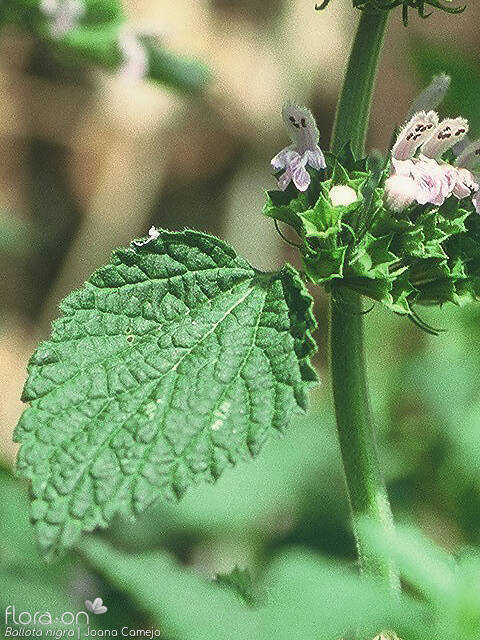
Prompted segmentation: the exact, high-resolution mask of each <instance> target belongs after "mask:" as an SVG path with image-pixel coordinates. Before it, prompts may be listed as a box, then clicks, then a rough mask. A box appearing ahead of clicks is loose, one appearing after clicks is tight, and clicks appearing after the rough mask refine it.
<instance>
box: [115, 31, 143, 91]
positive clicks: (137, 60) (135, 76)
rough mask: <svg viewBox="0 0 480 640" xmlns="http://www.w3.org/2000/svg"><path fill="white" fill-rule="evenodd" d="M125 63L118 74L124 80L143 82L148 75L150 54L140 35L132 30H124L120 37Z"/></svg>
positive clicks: (119, 41)
mask: <svg viewBox="0 0 480 640" xmlns="http://www.w3.org/2000/svg"><path fill="white" fill-rule="evenodd" d="M118 44H119V47H120V51H121V52H122V57H123V62H122V64H121V65H120V67H119V69H118V73H119V75H120V76H122V77H123V78H128V79H130V80H141V79H143V78H145V76H146V75H147V74H148V64H149V61H148V53H147V50H146V49H145V46H144V45H143V44H142V43H141V42H140V40H139V38H138V34H137V33H135V31H133V30H132V29H130V28H127V29H123V30H122V31H121V32H120V35H119V37H118Z"/></svg>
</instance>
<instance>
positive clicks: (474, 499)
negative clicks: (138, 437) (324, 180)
mask: <svg viewBox="0 0 480 640" xmlns="http://www.w3.org/2000/svg"><path fill="white" fill-rule="evenodd" d="M313 5H314V3H313V1H312V2H309V1H307V2H306V1H305V0H281V1H280V0H279V1H278V2H275V3H272V2H267V1H266V0H196V2H188V1H187V0H179V1H178V2H176V3H171V2H166V1H165V2H164V1H163V0H141V1H140V0H139V1H137V2H134V0H130V1H129V2H127V3H126V9H127V12H128V15H129V19H130V21H131V23H132V24H133V25H142V26H144V25H148V26H151V27H153V28H155V29H156V30H158V31H159V32H160V33H162V34H163V35H162V40H163V42H164V44H165V46H166V47H167V48H168V49H169V50H172V51H174V52H176V53H179V54H187V55H192V56H196V57H198V58H200V59H202V60H204V61H205V62H206V63H207V64H208V65H209V67H210V69H211V71H212V74H213V80H212V82H211V83H210V85H209V86H208V87H207V88H206V89H205V90H204V91H203V92H201V93H200V94H198V95H196V96H193V97H192V96H190V97H185V96H183V95H181V94H179V93H177V92H175V91H170V90H167V89H165V88H163V87H161V86H158V85H153V84H150V83H148V82H141V81H138V82H136V81H135V82H133V81H128V80H126V79H125V78H116V77H115V76H112V75H107V74H106V73H105V72H101V71H98V70H95V69H90V68H78V67H72V66H70V65H68V64H67V63H66V62H65V61H62V59H61V58H59V57H58V56H57V55H55V53H54V52H52V51H51V50H49V49H48V47H46V46H45V45H44V44H42V43H40V42H37V41H36V40H35V39H34V38H32V37H30V36H29V37H27V36H26V35H24V34H22V33H20V32H19V31H18V30H14V29H5V30H4V31H3V33H2V35H1V36H0V88H1V90H0V137H1V144H0V261H1V270H2V278H1V280H0V300H1V301H2V304H1V314H0V371H1V373H0V385H1V386H0V437H1V441H0V460H1V467H2V471H1V474H0V515H1V517H0V611H1V610H3V609H4V608H5V606H7V605H8V604H11V603H16V604H17V608H18V609H22V610H23V609H29V610H37V609H45V608H47V609H48V608H49V607H51V606H52V602H55V603H56V605H57V606H58V608H59V609H62V608H63V609H64V610H74V611H75V610H78V609H79V608H80V609H81V608H83V601H84V600H85V599H86V598H90V599H93V598H94V597H96V596H98V595H100V596H101V597H102V598H103V600H104V602H105V603H106V604H108V609H109V610H108V612H107V614H105V615H104V616H101V617H98V618H96V620H95V622H96V624H97V626H99V627H102V626H103V627H104V628H111V627H112V626H115V627H120V626H122V621H125V624H129V625H130V626H135V625H137V626H138V627H139V628H149V627H150V626H152V625H154V624H161V622H162V620H158V619H155V618H152V614H151V611H152V607H150V606H148V603H147V604H145V603H142V602H140V600H139V598H135V597H134V596H132V593H131V591H132V590H131V589H129V588H128V584H127V583H126V582H118V581H115V580H113V579H111V577H109V575H108V572H105V571H103V572H102V571H99V569H98V566H97V565H96V566H97V568H96V569H94V568H93V566H92V563H91V557H90V555H91V554H89V553H88V552H86V551H85V549H80V550H79V551H75V552H72V553H70V554H69V555H68V557H66V558H63V559H61V560H59V561H57V562H54V563H52V564H50V565H48V566H47V565H45V564H44V563H43V561H42V560H41V559H40V558H39V556H38V554H37V551H36V547H35V542H34V540H33V536H32V532H31V530H30V525H29V522H28V512H27V504H28V500H27V489H26V487H25V486H24V485H23V484H22V483H20V482H19V481H17V480H15V479H14V478H13V476H12V471H11V470H12V466H13V464H14V457H15V445H13V444H12V442H11V434H12V431H13V428H14V426H15V423H16V421H17V419H18V417H19V415H20V412H21V409H22V406H21V403H20V400H19V398H20V394H21V389H22V385H23V382H24V379H25V367H26V363H27V360H28V357H29V355H30V353H31V352H32V350H33V347H34V345H35V344H36V343H37V342H38V340H40V339H42V338H44V337H46V336H47V335H48V333H49V326H50V322H51V321H52V319H53V318H54V317H56V315H57V305H58V302H59V301H60V299H61V298H62V297H63V296H64V295H66V294H67V293H68V292H69V291H70V290H71V289H73V288H75V287H77V286H79V285H81V284H82V283H83V281H84V280H85V279H86V278H87V277H88V275H89V274H90V273H91V272H92V271H93V270H94V269H95V268H96V267H98V266H101V265H102V264H103V263H104V262H105V261H106V260H107V259H108V256H109V254H110V252H111V250H112V249H113V248H114V247H116V246H120V245H125V244H126V243H128V242H129V241H130V239H131V238H133V237H136V236H137V237H138V236H142V235H145V234H146V231H147V230H148V228H149V227H150V225H152V224H155V225H157V226H160V227H164V228H168V229H182V228H184V227H196V228H198V229H201V230H204V231H208V232H211V233H214V234H217V235H220V236H222V237H223V238H225V239H227V240H228V241H230V242H231V243H232V244H234V245H235V247H236V248H237V250H238V252H239V253H240V254H242V255H243V256H245V257H246V258H248V259H249V260H250V261H251V262H252V263H253V264H254V265H256V266H258V267H259V268H261V269H274V268H276V267H278V266H279V265H280V264H281V263H282V262H283V261H285V259H287V260H289V261H291V262H293V263H296V262H297V259H296V256H295V254H294V252H292V249H291V248H290V247H289V246H288V245H287V244H285V243H284V242H283V241H282V240H281V239H280V238H279V236H278V235H277V234H276V233H275V230H274V227H273V224H272V221H271V220H267V219H264V218H262V216H261V208H262V205H263V190H264V189H266V188H271V187H273V185H274V180H273V178H272V176H271V174H270V168H269V161H270V158H271V157H272V156H273V155H274V154H275V153H276V152H277V151H278V150H279V149H280V148H281V147H283V146H284V145H285V142H286V134H285V132H284V131H283V129H282V123H281V117H280V109H281V105H282V103H283V101H284V100H285V99H286V98H292V99H295V100H296V101H298V102H300V103H306V104H308V105H310V106H311V108H312V110H313V111H314V113H315V115H316V117H317V120H318V123H319V127H320V130H321V142H322V143H323V145H324V147H327V145H328V141H329V134H330V130H331V127H332V121H333V114H334V109H335V102H336V98H337V95H338V92H339V88H340V84H341V79H342V74H343V70H344V66H345V63H346V58H347V55H348V49H349V45H350V42H351V39H352V37H353V34H354V29H355V21H356V19H357V14H356V13H355V12H354V11H352V9H351V3H350V2H346V1H343V0H342V1H341V0H336V1H335V2H332V4H331V6H330V7H329V9H328V11H325V12H321V13H316V12H315V11H314V6H313ZM479 29H480V7H479V6H477V5H476V4H475V3H471V6H470V7H468V11H467V12H465V13H464V14H462V15H460V16H455V17H451V16H448V15H445V14H441V13H436V14H435V15H434V16H432V17H431V18H429V19H428V20H426V21H423V20H420V19H418V18H416V17H414V15H413V13H412V19H411V23H410V26H409V28H408V29H404V27H403V26H402V24H401V19H400V16H399V15H398V13H397V12H396V13H395V14H394V15H393V16H392V20H391V24H390V29H389V33H388V36H387V44H386V48H385V53H384V56H383V59H382V63H381V68H380V76H379V81H378V85H377V92H376V96H375V100H374V105H373V116H372V121H371V126H370V131H369V141H368V145H369V148H372V147H375V148H378V149H381V150H386V149H387V147H388V144H389V141H390V139H391V136H392V132H393V129H394V127H395V125H397V124H399V123H401V122H402V120H403V119H404V117H405V114H406V113H407V111H408V107H409V104H410V102H411V100H412V98H413V97H414V96H415V94H416V93H417V92H418V91H419V90H421V88H422V87H423V86H424V85H425V84H427V83H428V81H429V80H430V78H431V76H432V75H433V74H434V73H436V72H438V71H447V72H450V73H451V74H452V89H451V92H450V94H449V97H448V99H447V101H446V103H445V105H444V107H443V110H444V112H445V114H447V113H448V114H451V115H453V116H455V115H458V114H460V113H461V114H462V115H464V116H466V117H468V118H470V120H471V131H472V134H473V136H476V137H478V136H479V135H480V90H479V87H480V41H479V39H478V33H479ZM312 293H313V294H314V295H315V299H316V312H317V317H318V320H319V329H318V332H317V339H318V342H319V353H318V357H317V359H316V365H317V367H318V370H319V373H320V376H321V378H322V386H321V388H320V389H319V390H318V391H317V392H316V393H315V394H314V396H313V397H312V410H311V412H310V414H309V415H308V416H307V417H305V418H302V419H299V420H298V421H296V422H295V423H294V424H292V426H291V428H290V431H289V432H288V434H287V436H286V437H285V438H284V439H283V440H278V441H276V442H272V443H268V444H267V445H266V447H265V450H264V451H263V453H262V455H260V457H259V458H258V459H257V460H256V461H255V462H252V463H249V464H242V465H241V466H240V467H238V468H236V469H233V470H230V471H229V472H227V473H226V474H225V476H224V477H222V478H221V479H220V481H219V482H218V483H217V485H215V486H206V487H205V486H202V487H198V488H196V489H194V490H192V491H190V493H189V494H188V495H187V496H186V498H185V499H184V500H183V501H182V502H181V503H180V504H179V505H175V504H164V503H158V504H157V505H156V506H155V507H154V508H152V509H150V510H149V511H147V512H146V513H144V515H143V516H142V517H141V518H140V519H139V520H138V521H137V522H136V523H127V522H124V521H121V520H118V521H117V522H116V523H115V525H114V526H113V527H112V528H111V529H110V530H109V531H108V532H104V533H102V534H101V535H102V537H103V538H104V539H106V540H108V541H110V542H111V544H112V545H114V546H115V547H116V548H117V549H122V550H127V551H129V552H134V553H139V552H143V551H158V552H160V553H161V554H163V553H164V552H165V551H166V552H168V553H169V554H171V555H172V556H173V557H174V558H176V560H177V561H178V562H179V563H180V564H182V565H185V566H188V567H189V568H190V569H192V571H193V574H195V573H198V574H200V575H203V576H207V577H213V576H215V575H216V574H218V573H223V572H228V571H230V570H231V569H233V568H234V567H236V566H239V567H240V568H248V569H249V570H250V572H251V573H252V575H253V576H261V575H262V572H263V571H264V569H265V567H266V566H267V565H268V563H269V562H270V560H271V558H272V557H274V556H275V555H277V554H278V553H281V552H283V551H284V550H285V549H288V548H291V547H296V546H301V547H304V548H305V547H306V548H307V549H312V550H315V551H317V552H320V553H321V554H323V555H326V556H329V557H332V558H335V559H338V560H340V561H342V562H343V561H344V562H347V563H349V562H350V563H351V562H353V561H354V556H355V553H354V543H353V538H352V535H351V531H350V523H349V518H348V511H347V503H346V497H345V489H344V483H343V478H342V473H341V467H340V461H339V450H338V445H337V441H336V436H335V431H334V419H333V415H332V409H331V402H330V393H329V382H328V371H327V362H326V360H327V348H326V342H327V299H326V297H325V295H324V294H323V293H322V291H320V290H316V291H312ZM424 316H425V319H427V320H428V321H429V322H431V323H432V324H433V325H434V326H439V327H442V328H445V329H446V332H444V333H442V334H441V335H440V336H439V337H432V336H429V335H426V334H424V333H422V332H421V331H419V330H418V329H417V328H416V327H415V326H413V325H411V324H410V323H408V321H407V320H405V319H401V318H397V317H395V316H393V315H391V314H389V313H388V312H387V311H385V310H383V309H380V308H379V307H378V308H375V309H374V310H373V311H372V312H371V313H370V314H369V315H367V317H366V326H367V343H368V344H367V347H368V361H369V371H370V380H371V387H372V389H371V390H372V403H373V407H374V412H375V416H376V420H377V427H378V439H379V445H380V449H381V459H382V465H383V470H384V473H385V476H386V478H387V481H388V485H389V493H390V496H391V500H392V506H393V511H394V514H395V516H396V518H397V519H398V520H400V521H403V522H407V523H408V522H411V523H416V524H417V525H418V526H420V528H421V529H423V530H424V531H425V532H426V533H427V534H428V535H429V536H430V537H431V538H433V539H434V540H436V541H437V542H438V543H439V544H441V545H442V546H444V547H446V548H447V549H449V550H451V551H455V550H456V549H458V548H460V547H461V546H464V545H478V544H480V480H479V478H480V476H479V473H478V469H479V466H480V437H479V436H480V357H479V353H480V352H479V347H478V345H479V340H480V306H479V307H477V306H471V307H466V308H462V309H459V308H454V307H451V306H449V307H445V308H444V309H442V310H436V311H430V310H426V311H425V313H424ZM161 557H164V556H163V555H162V556H161ZM93 564H95V563H93ZM167 574H168V571H166V573H165V575H163V574H162V576H163V577H162V578H160V577H159V580H160V579H162V580H167V579H168V575H167ZM192 588H193V587H192ZM172 589H174V586H172ZM72 608H73V609H72ZM165 615H167V613H166V614H165ZM165 634H166V635H165V636H162V637H165V639H166V640H175V639H176V638H177V637H178V638H181V639H183V638H190V637H192V638H197V637H198V638H200V637H203V636H201V635H195V633H193V634H191V635H189V632H188V631H185V633H184V634H183V632H182V633H180V632H179V634H178V635H176V633H175V632H174V631H166V632H165ZM205 637H206V636H205Z"/></svg>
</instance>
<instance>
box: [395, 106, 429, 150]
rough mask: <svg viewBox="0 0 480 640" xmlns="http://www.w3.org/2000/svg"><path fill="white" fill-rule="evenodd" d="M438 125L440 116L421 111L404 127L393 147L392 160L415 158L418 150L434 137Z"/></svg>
mask: <svg viewBox="0 0 480 640" xmlns="http://www.w3.org/2000/svg"><path fill="white" fill-rule="evenodd" d="M437 125H438V115H437V114H436V113H435V111H428V112H425V111H420V112H419V113H416V114H415V115H414V116H413V117H412V118H411V120H409V121H408V122H407V124H406V125H405V126H404V127H403V129H402V130H401V131H400V133H399V134H398V137H397V141H396V142H395V144H394V145H393V149H392V158H395V160H402V161H403V160H409V159H411V158H413V156H414V155H415V153H416V151H417V149H418V148H419V147H421V145H422V144H423V143H424V142H425V141H426V140H427V139H428V138H429V137H430V136H431V135H432V131H433V130H434V128H435V127H436V126H437Z"/></svg>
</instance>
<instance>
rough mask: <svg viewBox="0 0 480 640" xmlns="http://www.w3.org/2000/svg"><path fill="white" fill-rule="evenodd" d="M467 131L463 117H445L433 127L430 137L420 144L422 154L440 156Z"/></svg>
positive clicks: (428, 156)
mask: <svg viewBox="0 0 480 640" xmlns="http://www.w3.org/2000/svg"><path fill="white" fill-rule="evenodd" d="M467 133H468V121H467V120H465V119H464V118H453V119H452V118H447V119H445V120H442V122H440V124H439V125H438V126H437V127H436V128H435V131H434V132H433V133H432V135H431V136H430V138H429V139H428V140H427V141H426V142H425V143H424V144H423V145H422V154H423V155H424V156H426V157H427V158H440V157H441V156H442V155H443V154H444V153H445V152H446V151H448V150H449V149H451V148H452V147H453V146H454V145H455V144H456V143H457V142H459V141H460V140H462V138H464V137H465V136H466V135H467Z"/></svg>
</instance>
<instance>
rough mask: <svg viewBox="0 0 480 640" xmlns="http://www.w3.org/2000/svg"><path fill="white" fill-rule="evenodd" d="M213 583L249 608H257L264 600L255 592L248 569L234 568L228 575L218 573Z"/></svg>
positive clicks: (263, 597)
mask: <svg viewBox="0 0 480 640" xmlns="http://www.w3.org/2000/svg"><path fill="white" fill-rule="evenodd" d="M215 582H217V583H218V584H220V585H223V586H225V587H227V588H228V589H230V590H231V591H233V592H234V593H236V594H237V596H238V597H239V598H240V599H241V600H242V601H243V602H244V603H245V604H246V605H248V606H249V607H257V606H259V605H260V604H262V602H263V601H264V599H265V596H261V595H259V593H258V592H257V590H256V588H255V585H254V584H253V580H252V576H251V575H250V571H249V570H248V569H239V568H238V567H235V568H234V569H232V571H230V573H218V574H217V575H216V577H215Z"/></svg>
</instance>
